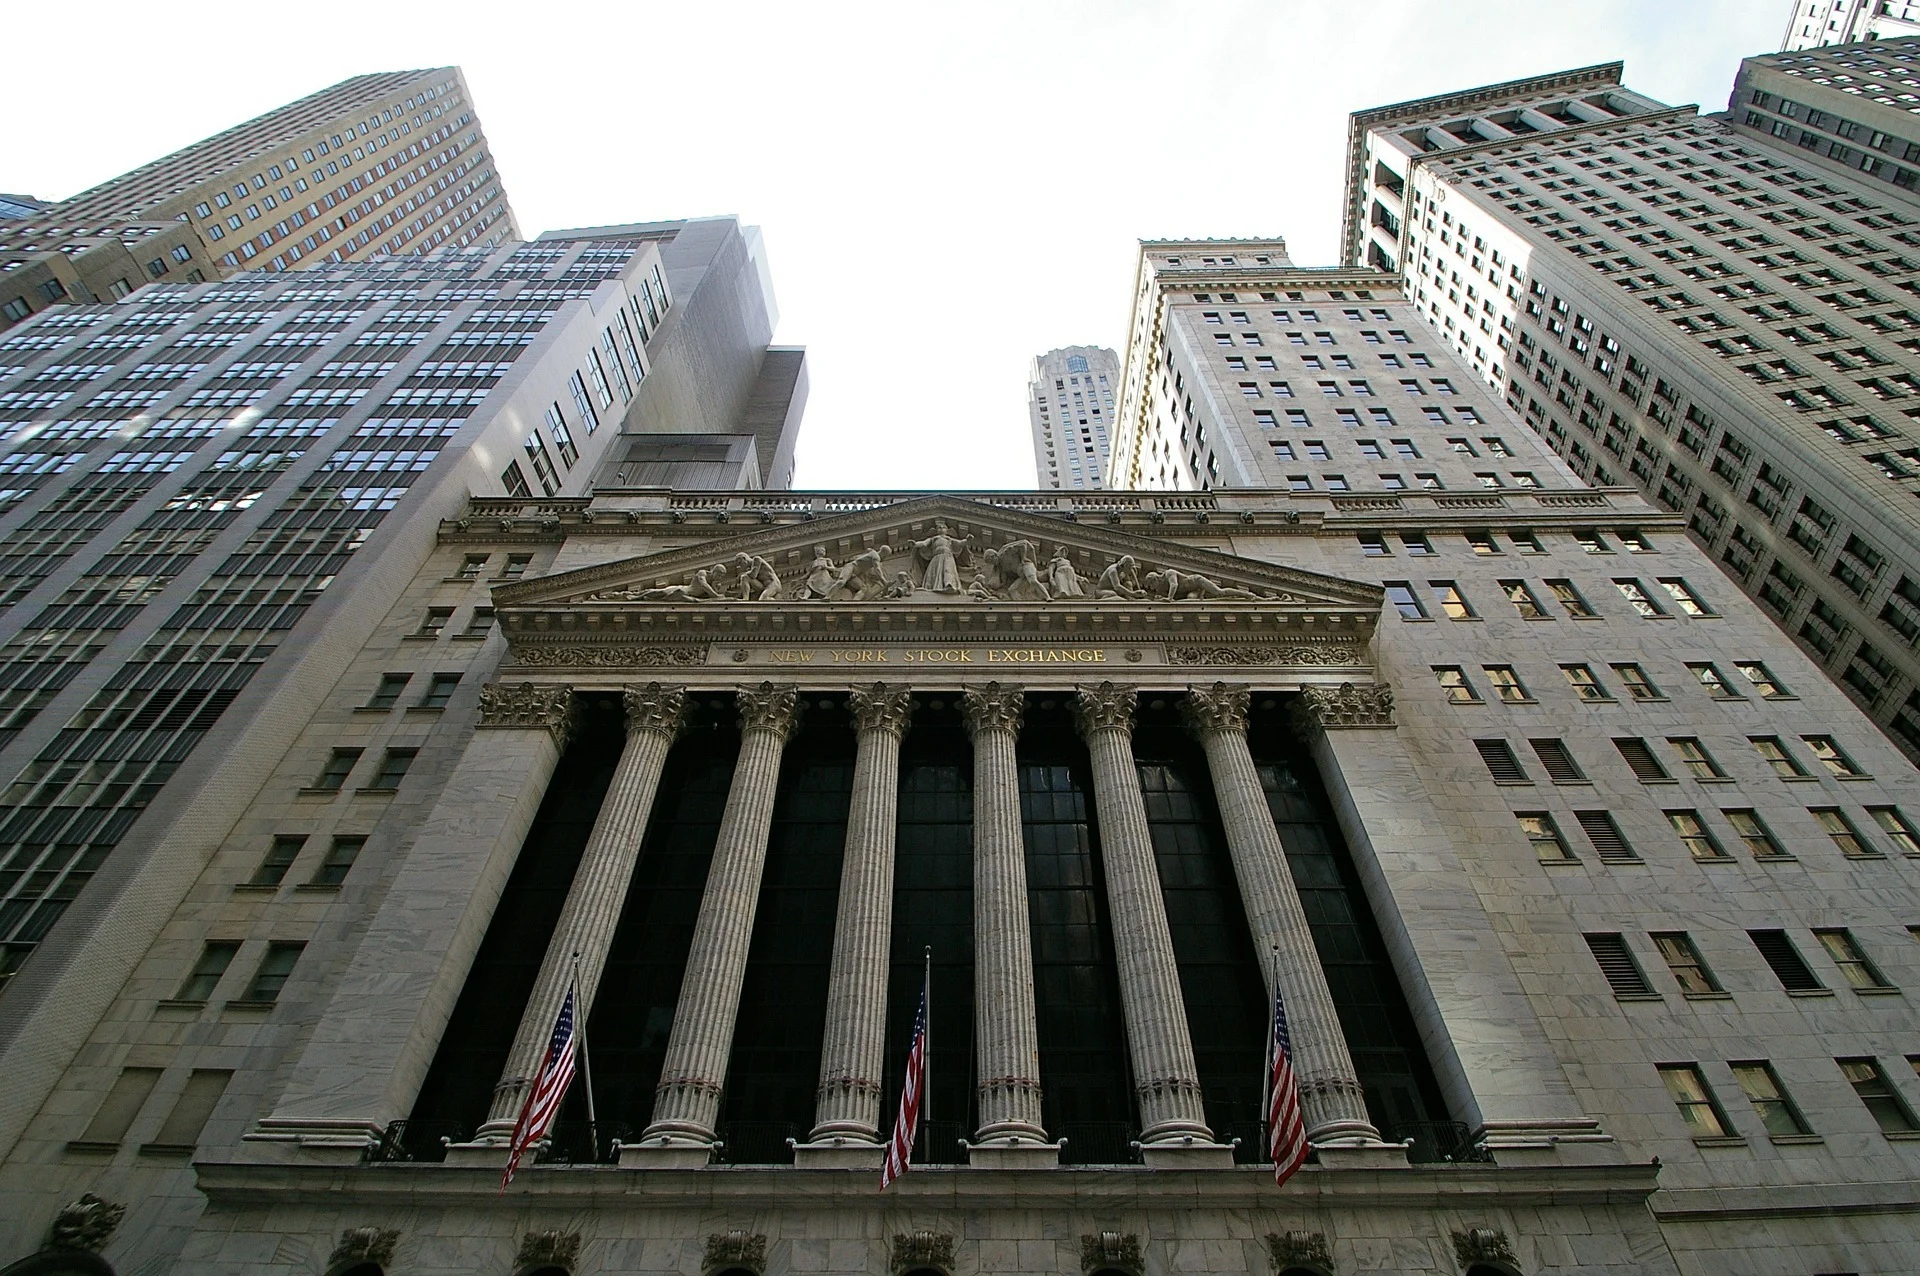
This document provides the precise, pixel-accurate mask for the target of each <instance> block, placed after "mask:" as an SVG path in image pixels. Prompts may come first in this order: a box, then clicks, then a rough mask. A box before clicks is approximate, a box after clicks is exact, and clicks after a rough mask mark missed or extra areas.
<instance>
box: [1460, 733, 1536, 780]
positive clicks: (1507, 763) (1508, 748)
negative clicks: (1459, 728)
mask: <svg viewBox="0 0 1920 1276" xmlns="http://www.w3.org/2000/svg"><path fill="white" fill-rule="evenodd" d="M1473 747H1474V748H1476V749H1478V750H1479V751H1480V760H1481V761H1482V762H1485V763H1486V764H1487V772H1488V774H1490V775H1492V776H1493V779H1494V783H1496V784H1531V783H1533V781H1531V780H1529V779H1528V778H1527V773H1526V772H1525V771H1524V770H1522V769H1521V767H1520V759H1519V758H1516V757H1514V756H1513V746H1512V745H1511V744H1508V743H1507V742H1506V741H1505V740H1475V741H1474V742H1473Z"/></svg>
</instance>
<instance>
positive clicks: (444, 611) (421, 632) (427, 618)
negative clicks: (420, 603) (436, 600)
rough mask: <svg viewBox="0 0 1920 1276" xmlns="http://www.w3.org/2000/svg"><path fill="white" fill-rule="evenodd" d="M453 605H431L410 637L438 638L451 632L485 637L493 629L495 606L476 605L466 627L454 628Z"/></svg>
mask: <svg viewBox="0 0 1920 1276" xmlns="http://www.w3.org/2000/svg"><path fill="white" fill-rule="evenodd" d="M455 610H456V609H455V608H452V607H429V608H427V611H426V615H424V616H422V617H421V618H420V627H419V628H418V629H416V630H414V631H413V632H412V633H411V634H409V635H407V636H408V637H410V638H438V637H440V636H441V635H442V634H445V633H449V632H451V633H452V634H453V636H454V637H456V638H485V637H486V636H487V634H489V633H490V632H492V630H493V608H491V607H475V608H474V609H473V612H472V614H471V615H469V616H468V617H467V626H466V628H464V629H452V628H451V626H452V624H453V613H454V611H455Z"/></svg>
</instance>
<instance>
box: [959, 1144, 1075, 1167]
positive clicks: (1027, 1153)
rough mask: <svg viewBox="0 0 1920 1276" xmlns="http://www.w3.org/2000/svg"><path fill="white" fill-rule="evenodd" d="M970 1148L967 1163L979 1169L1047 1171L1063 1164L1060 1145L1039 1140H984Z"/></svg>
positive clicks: (968, 1148) (968, 1145) (967, 1146)
mask: <svg viewBox="0 0 1920 1276" xmlns="http://www.w3.org/2000/svg"><path fill="white" fill-rule="evenodd" d="M962 1142H963V1143H965V1140H964V1139H963V1140H962ZM966 1148H967V1164H968V1165H969V1166H971V1167H973V1168H974V1169H976V1170H1046V1169H1052V1168H1053V1167H1054V1166H1057V1165H1059V1164H1060V1145H1059V1144H1058V1143H1047V1142H1045V1141H1043V1140H1039V1139H1025V1138H1015V1137H1008V1138H1002V1139H984V1140H982V1141H981V1142H979V1143H967V1144H966Z"/></svg>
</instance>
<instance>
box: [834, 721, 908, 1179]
mask: <svg viewBox="0 0 1920 1276" xmlns="http://www.w3.org/2000/svg"><path fill="white" fill-rule="evenodd" d="M910 704H911V702H910V698H909V695H908V693H907V692H906V691H904V690H900V689H898V688H893V689H889V688H888V687H887V686H886V685H885V684H883V683H875V684H874V685H873V686H872V687H871V688H859V689H856V690H854V691H853V693H852V694H851V695H850V696H849V697H848V707H849V708H850V709H852V711H853V717H854V722H855V724H856V725H857V726H858V728H859V740H858V744H857V746H856V752H855V754H854V760H853V801H852V804H851V805H850V807H849V808H848V811H847V843H846V855H845V857H844V858H843V859H842V860H841V864H840V902H839V907H838V910H837V916H836V917H835V919H834V932H833V969H832V972H831V974H830V976H829V978H828V990H829V991H828V994H827V1026H826V1032H825V1035H824V1036H823V1037H822V1040H821V1045H820V1090H819V1094H818V1098H817V1102H816V1106H815V1109H814V1127H813V1135H812V1138H813V1139H814V1141H816V1142H818V1141H820V1140H823V1139H844V1140H848V1141H850V1142H855V1143H877V1142H879V1138H880V1072H881V1068H882V1064H883V1054H884V1051H885V1048H886V1027H887V1023H886V1020H887V974H888V964H889V958H890V956H891V953H890V947H891V944H892V940H893V856H894V829H895V825H896V823H897V821H898V818H899V804H900V740H901V737H902V736H904V735H905V734H906V729H907V718H908V714H909V712H910Z"/></svg>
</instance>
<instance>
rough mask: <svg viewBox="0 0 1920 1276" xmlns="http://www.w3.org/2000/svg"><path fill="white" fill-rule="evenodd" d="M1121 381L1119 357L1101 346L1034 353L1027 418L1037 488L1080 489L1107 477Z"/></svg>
mask: <svg viewBox="0 0 1920 1276" xmlns="http://www.w3.org/2000/svg"><path fill="white" fill-rule="evenodd" d="M1119 384H1120V357H1119V356H1118V355H1116V354H1115V353H1114V352H1113V351H1111V350H1108V349H1106V348H1105V347H1102V346H1064V347H1062V348H1061V349H1058V350H1049V351H1047V353H1045V354H1040V355H1035V356H1034V357H1033V366H1032V368H1031V369H1029V370H1028V372H1027V418H1028V421H1029V423H1030V424H1031V425H1032V427H1033V472H1034V486H1035V487H1037V488H1039V489H1040V490H1042V491H1054V490H1058V489H1067V490H1077V489H1086V488H1097V487H1100V486H1101V485H1102V484H1103V483H1104V482H1105V481H1106V475H1107V458H1108V456H1109V454H1110V451H1111V447H1112V440H1111V437H1110V430H1111V428H1112V425H1113V392H1114V390H1115V389H1116V388H1118V386H1119Z"/></svg>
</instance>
